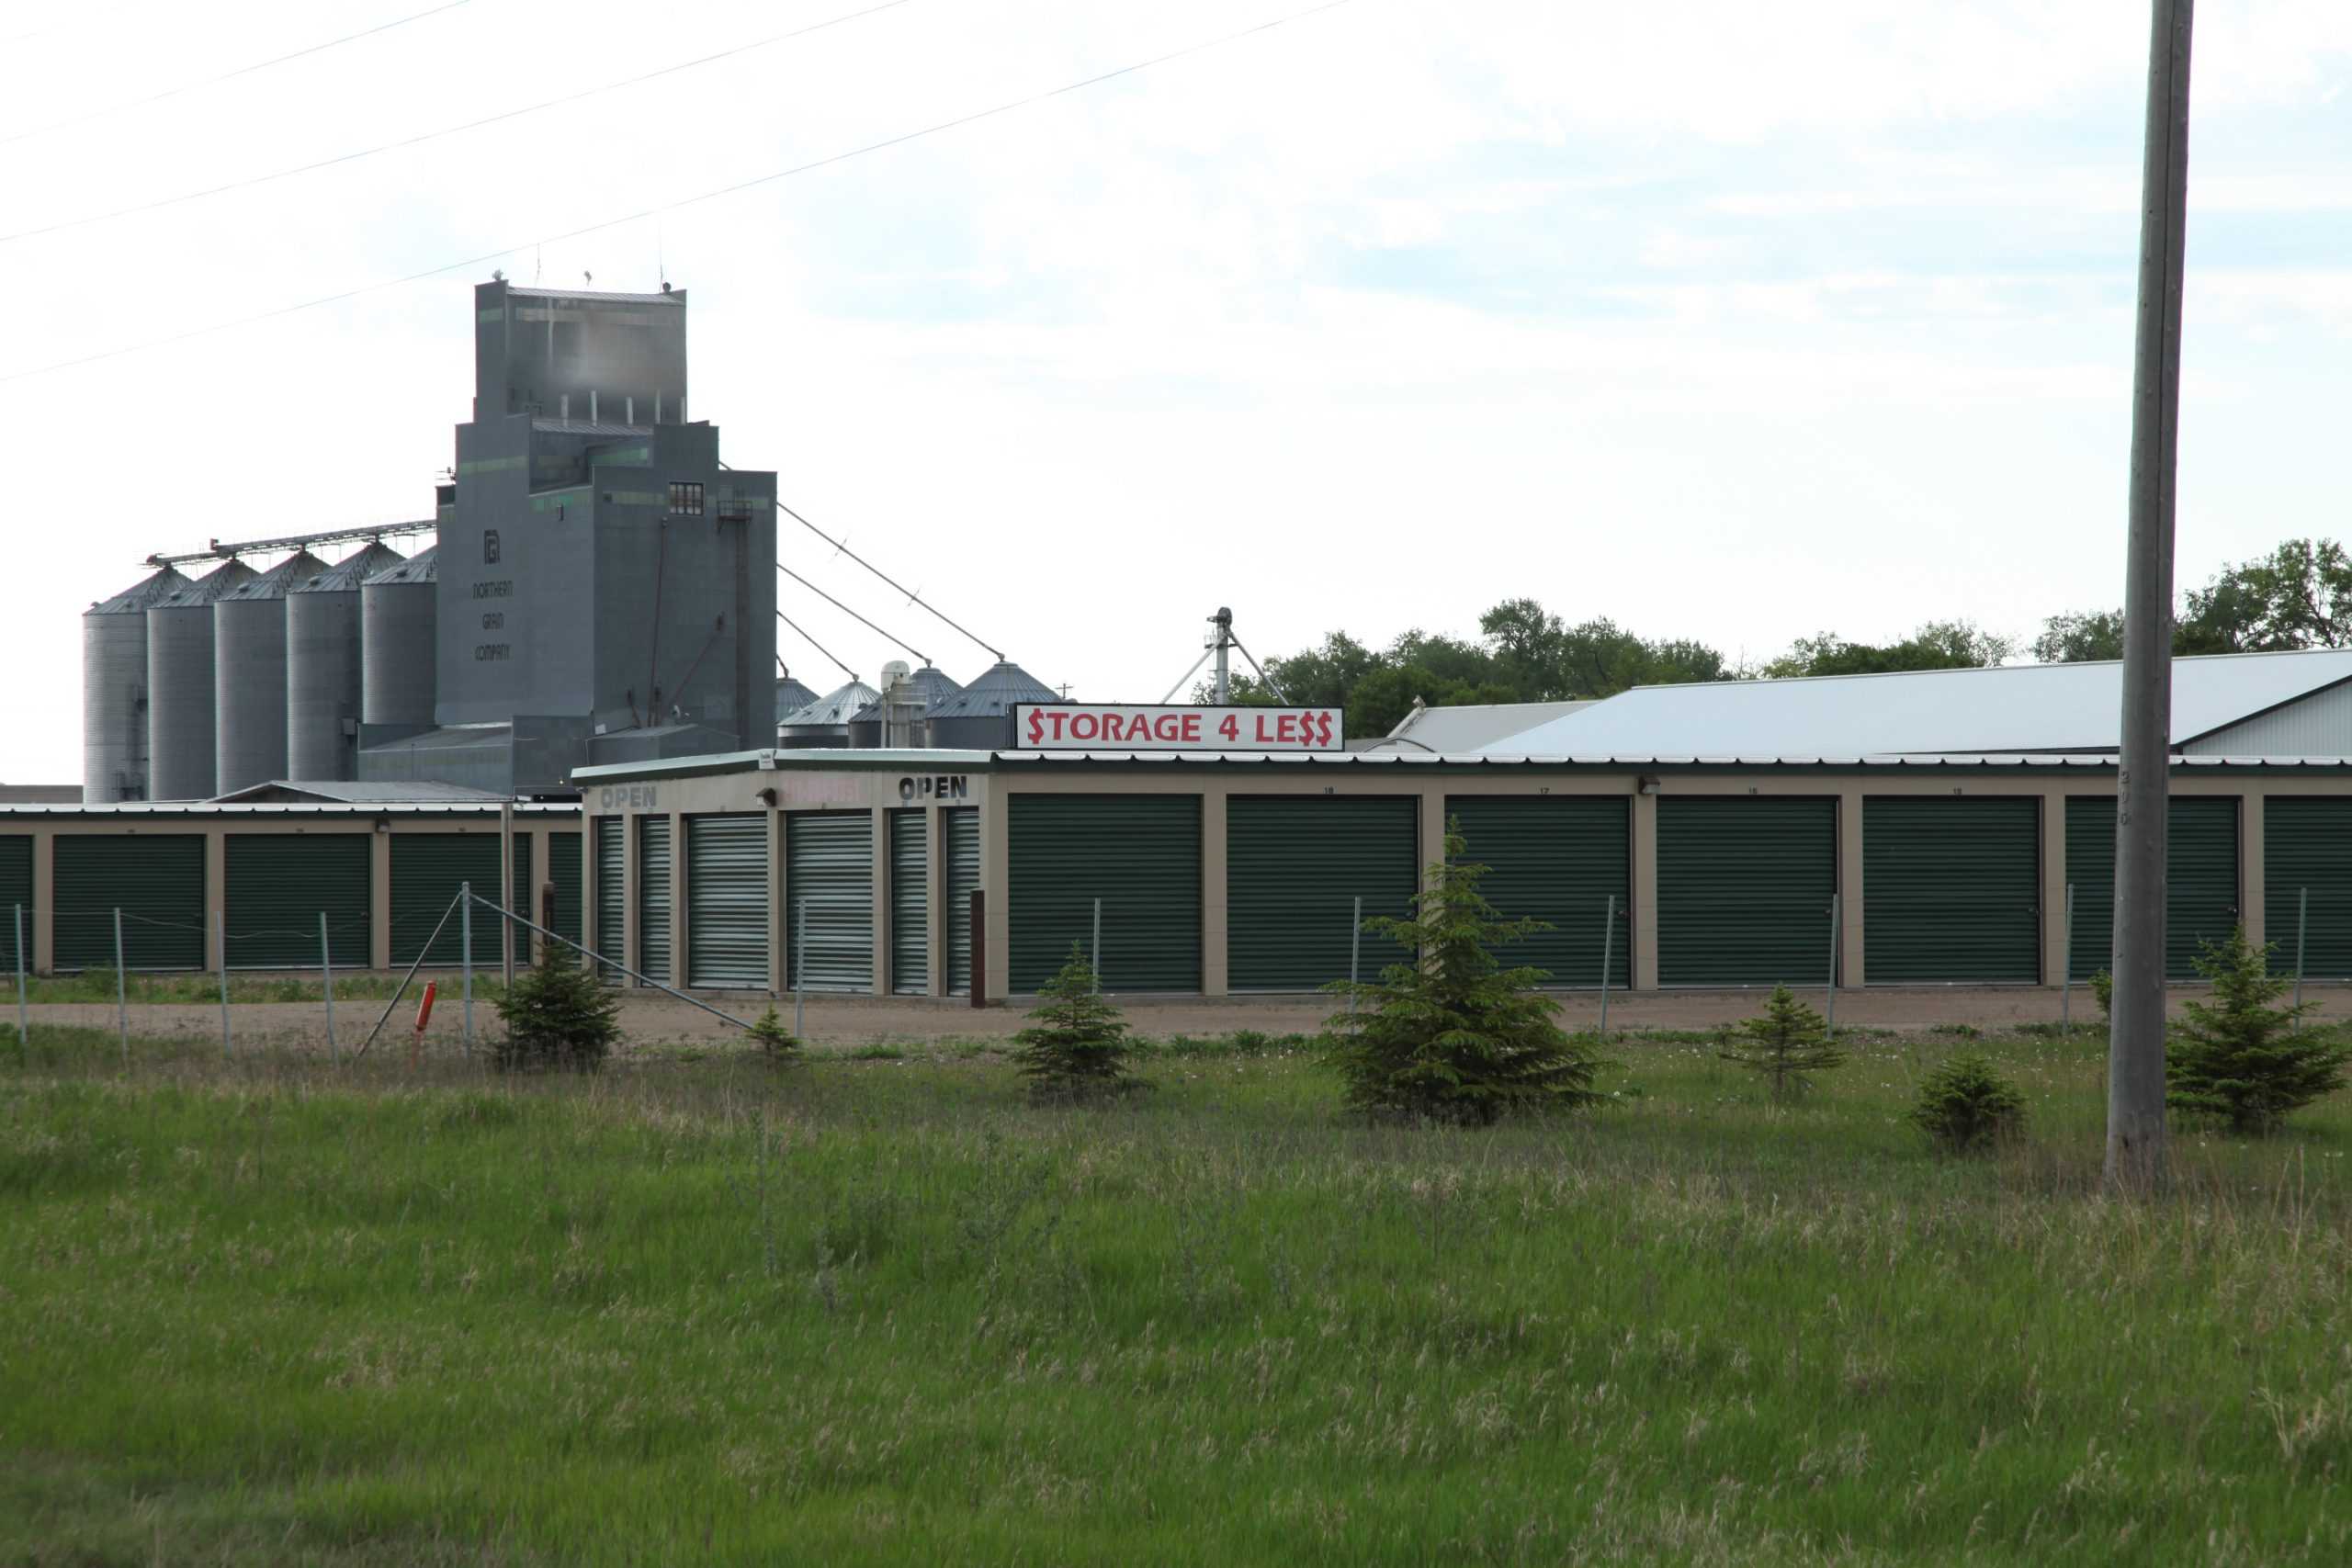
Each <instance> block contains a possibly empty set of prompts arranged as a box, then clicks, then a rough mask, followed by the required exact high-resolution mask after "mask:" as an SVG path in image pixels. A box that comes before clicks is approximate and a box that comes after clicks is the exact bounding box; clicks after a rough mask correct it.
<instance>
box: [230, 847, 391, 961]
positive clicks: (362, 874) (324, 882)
mask: <svg viewBox="0 0 2352 1568" xmlns="http://www.w3.org/2000/svg"><path fill="white" fill-rule="evenodd" d="M222 847H223V849H224V850H225V851H226V852H227V865H226V867H225V869H224V875H223V883H224V886H225V887H226V892H227V897H226V901H225V903H224V904H223V907H222V912H223V914H224V915H225V916H226V917H227V919H226V921H225V926H224V929H225V931H226V938H227V942H228V944H229V967H230V968H232V969H315V968H317V967H318V966H319V961H320V953H321V952H322V942H321V934H322V933H321V922H322V920H323V922H324V928H325V929H324V939H325V941H324V947H323V951H325V952H327V953H332V954H333V955H334V964H335V965H336V967H338V968H346V969H365V968H367V967H368V964H369V963H370V958H369V954H370V953H373V952H374V951H375V924H374V918H373V917H374V912H375V903H376V901H375V899H374V897H372V896H371V895H372V893H373V888H372V886H371V883H372V881H373V876H372V874H371V872H372V867H371V864H370V863H371V862H372V861H373V859H374V851H375V844H374V841H373V835H370V836H369V837H368V838H362V837H360V836H359V835H358V834H356V833H239V834H236V835H234V836H232V837H230V838H228V839H225V840H222Z"/></svg>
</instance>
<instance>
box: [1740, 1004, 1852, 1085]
mask: <svg viewBox="0 0 2352 1568" xmlns="http://www.w3.org/2000/svg"><path fill="white" fill-rule="evenodd" d="M1739 1028H1740V1032H1741V1033H1742V1034H1743V1035H1744V1036H1746V1038H1744V1039H1733V1038H1730V1037H1728V1036H1726V1037H1725V1039H1724V1045H1723V1049H1722V1051H1721V1052H1719V1053H1718V1054H1719V1055H1721V1056H1722V1057H1723V1059H1724V1061H1726V1062H1736V1063H1738V1064H1739V1065H1740V1066H1743V1067H1748V1068H1752V1069H1753V1070H1755V1071H1757V1072H1759V1073H1762V1074H1763V1075H1764V1076H1765V1077H1768V1078H1770V1079H1771V1081H1772V1098H1773V1099H1775V1100H1794V1099H1795V1098H1796V1097H1797V1096H1799V1095H1801V1094H1803V1093H1804V1091H1805V1090H1806V1089H1810V1088H1812V1087H1813V1080H1812V1077H1810V1075H1811V1074H1814V1073H1820V1072H1827V1071H1828V1070H1829V1069H1830V1068H1832V1067H1835V1066H1840V1065H1841V1064H1843V1063H1844V1062H1845V1060H1846V1053H1845V1052H1843V1051H1840V1050H1839V1049H1838V1047H1837V1045H1836V1044H1835V1043H1833V1042H1832V1041H1831V1040H1830V1038H1829V1026H1828V1024H1827V1023H1826V1022H1825V1021H1823V1019H1822V1016H1821V1015H1820V1014H1819V1013H1817V1012H1815V1011H1814V1010H1813V1009H1811V1008H1809V1007H1807V1006H1806V1005H1805V1004H1804V1003H1803V1002H1801V1001H1799V1000H1797V998H1795V997H1794V996H1792V995H1791V994H1790V991H1789V988H1788V987H1786V986H1775V987H1772V994H1771V995H1770V997H1768V998H1765V1001H1764V1015H1763V1016H1762V1017H1761V1018H1748V1019H1742V1020H1741V1021H1740V1024H1739Z"/></svg>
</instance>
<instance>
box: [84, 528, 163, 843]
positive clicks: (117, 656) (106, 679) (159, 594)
mask: <svg viewBox="0 0 2352 1568" xmlns="http://www.w3.org/2000/svg"><path fill="white" fill-rule="evenodd" d="M187 585H188V583H187V578H185V577H182V576H181V575H180V574H179V573H178V572H177V571H176V570H174V569H172V568H171V567H168V566H167V567H164V568H163V569H162V570H158V571H157V572H155V573H154V574H153V576H150V577H145V578H141V580H140V581H137V582H134V583H132V584H131V585H130V587H128V588H126V589H124V590H123V591H122V592H119V593H118V594H116V595H115V596H114V597H113V598H111V599H102V600H100V601H99V602H98V603H97V604H93V605H91V606H90V607H89V609H87V610H86V611H85V612H83V615H82V801H83V804H85V805H86V806H102V805H106V804H108V803H110V802H113V801H118V800H144V799H146V798H147V611H148V610H149V608H150V607H151V606H153V604H155V603H156V601H158V600H160V599H163V598H165V597H167V596H168V595H170V594H172V593H173V592H176V591H178V590H179V589H182V588H186V587H187Z"/></svg>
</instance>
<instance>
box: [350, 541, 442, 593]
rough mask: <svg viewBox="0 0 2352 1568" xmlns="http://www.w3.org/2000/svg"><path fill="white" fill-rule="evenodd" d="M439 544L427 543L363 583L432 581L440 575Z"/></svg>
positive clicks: (372, 584) (365, 585) (366, 585)
mask: <svg viewBox="0 0 2352 1568" xmlns="http://www.w3.org/2000/svg"><path fill="white" fill-rule="evenodd" d="M440 554H441V547H440V546H438V545H427V546H425V547H424V548H423V549H421V550H419V551H417V552H416V554H414V555H413V556H411V557H409V558H408V559H406V560H404V561H398V562H395V563H394V564H392V565H390V566H388V567H386V568H384V569H383V570H381V571H379V572H377V573H376V574H375V575H374V576H373V577H370V578H368V579H367V580H366V581H365V582H364V583H363V584H362V586H364V587H373V586H374V585H375V584H377V583H379V582H431V581H434V580H435V578H436V577H438V576H439V574H440V573H439V562H438V560H437V557H439V555H440Z"/></svg>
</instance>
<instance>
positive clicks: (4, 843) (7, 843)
mask: <svg viewBox="0 0 2352 1568" xmlns="http://www.w3.org/2000/svg"><path fill="white" fill-rule="evenodd" d="M20 907H21V908H22V909H23V910H24V926H23V928H22V931H23V936H24V943H25V950H24V952H23V953H21V954H20V953H17V934H18V927H17V915H16V910H17V908H20ZM20 958H21V960H22V966H23V968H24V970H25V972H26V973H27V974H30V973H31V972H32V966H33V839H32V835H31V834H29V833H10V834H8V835H6V837H0V966H5V967H6V969H7V971H8V972H9V973H11V974H14V973H15V972H16V970H17V967H18V960H19V959H20Z"/></svg>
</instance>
